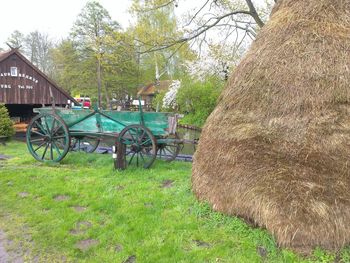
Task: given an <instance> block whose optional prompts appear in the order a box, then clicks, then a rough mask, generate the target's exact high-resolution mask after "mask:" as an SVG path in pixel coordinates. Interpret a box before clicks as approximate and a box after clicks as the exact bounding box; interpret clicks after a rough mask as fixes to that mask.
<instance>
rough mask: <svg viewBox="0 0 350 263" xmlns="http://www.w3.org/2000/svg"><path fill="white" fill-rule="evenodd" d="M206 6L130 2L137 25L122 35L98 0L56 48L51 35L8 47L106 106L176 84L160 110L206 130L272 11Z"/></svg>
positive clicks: (234, 4)
mask: <svg viewBox="0 0 350 263" xmlns="http://www.w3.org/2000/svg"><path fill="white" fill-rule="evenodd" d="M202 2H203V4H202V5H201V6H199V7H198V8H197V9H196V10H191V11H189V12H188V14H187V16H185V17H179V16H177V15H176V10H177V9H176V8H177V7H178V6H179V5H181V3H182V1H181V0H179V1H169V0H149V1H143V0H132V5H131V8H130V10H129V12H130V14H131V15H132V16H133V17H134V18H135V21H136V22H135V23H134V24H133V25H131V26H130V27H129V28H127V29H123V28H122V27H121V26H120V24H119V23H118V21H114V20H113V19H112V18H111V17H110V15H109V13H108V11H107V10H106V9H105V8H104V7H103V6H102V5H101V4H100V3H99V2H97V1H89V2H88V3H87V4H86V5H85V6H84V7H83V9H82V10H81V13H80V14H79V15H78V16H77V18H76V21H75V22H74V24H73V25H72V28H71V31H70V34H69V36H68V37H67V38H66V39H63V40H61V41H59V42H58V43H54V42H53V41H52V40H51V38H50V36H49V35H47V34H46V33H41V32H38V31H34V32H31V33H29V34H27V35H24V34H23V33H21V32H19V31H14V32H13V33H12V34H11V36H9V38H8V41H7V43H8V44H9V45H10V46H12V47H16V48H20V50H21V51H22V52H23V53H24V54H25V55H26V57H27V58H28V59H29V60H30V61H31V62H32V63H33V64H34V65H36V66H37V67H38V68H39V69H41V70H42V71H43V72H45V73H46V74H48V75H49V76H50V77H51V78H52V79H53V80H55V81H56V82H57V83H58V84H59V85H60V86H61V87H63V88H64V89H66V90H67V91H69V92H70V93H71V94H72V95H73V96H74V95H77V94H80V95H88V96H90V97H91V98H93V101H95V102H97V101H100V102H101V103H102V105H103V106H104V107H110V105H111V101H112V100H118V101H120V100H123V99H125V97H126V96H129V97H130V96H133V97H135V95H136V93H137V90H138V88H140V87H142V86H144V85H147V84H149V83H152V82H155V81H158V80H177V79H178V80H180V81H181V87H180V89H179V92H177V95H176V102H175V104H174V107H171V108H169V107H162V105H163V104H162V101H163V97H164V95H165V92H164V91H163V92H160V94H159V95H158V96H157V98H156V100H155V103H156V104H157V105H158V106H159V105H160V107H157V108H158V109H160V110H167V111H169V110H176V111H178V112H182V113H185V114H186V118H185V119H184V120H183V121H185V122H189V123H193V124H196V125H202V124H203V123H204V121H205V119H206V117H207V116H208V114H210V112H211V110H212V109H213V108H214V107H215V104H216V100H217V97H218V95H219V94H220V92H221V89H222V88H223V86H224V84H225V81H226V80H227V78H228V75H229V72H230V71H232V70H233V69H234V67H235V65H236V64H237V63H238V62H239V59H240V57H241V56H242V54H243V53H244V51H245V50H246V48H247V47H248V45H249V43H250V42H251V40H252V39H253V38H254V36H255V33H256V32H257V31H258V30H259V28H260V27H261V26H263V23H264V21H265V20H266V19H267V13H268V12H269V10H270V9H271V6H272V3H271V1H265V2H264V5H254V4H253V3H252V2H251V1H243V0H225V1H224V0H219V1H218V0H215V1H214V0H212V1H210V0H206V1H205V0H203V1H202ZM208 10H210V12H209V11H208ZM208 14H209V15H208ZM214 35H216V37H213V36H214ZM98 90H100V91H101V92H100V94H102V95H101V97H100V98H98V94H99V93H98ZM163 106H164V105H163ZM155 108H156V105H155Z"/></svg>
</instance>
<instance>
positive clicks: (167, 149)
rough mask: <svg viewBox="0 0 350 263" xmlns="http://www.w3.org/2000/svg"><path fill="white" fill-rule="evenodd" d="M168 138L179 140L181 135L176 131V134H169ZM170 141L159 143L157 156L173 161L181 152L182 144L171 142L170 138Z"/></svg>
mask: <svg viewBox="0 0 350 263" xmlns="http://www.w3.org/2000/svg"><path fill="white" fill-rule="evenodd" d="M167 139H175V140H178V139H179V136H178V135H177V133H175V134H174V135H170V136H168V137H167ZM169 141H170V142H168V143H162V144H159V145H158V147H157V157H158V158H159V159H164V160H166V161H167V162H171V161H173V160H175V159H176V156H177V155H178V154H179V152H180V150H181V144H179V143H175V142H171V140H169Z"/></svg>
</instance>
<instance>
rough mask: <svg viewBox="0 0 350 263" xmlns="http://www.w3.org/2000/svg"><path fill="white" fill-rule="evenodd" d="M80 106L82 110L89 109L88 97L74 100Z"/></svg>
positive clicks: (89, 101)
mask: <svg viewBox="0 0 350 263" xmlns="http://www.w3.org/2000/svg"><path fill="white" fill-rule="evenodd" d="M74 99H75V100H76V101H77V102H79V103H80V105H82V106H83V108H84V109H89V108H90V107H91V100H90V98H89V97H79V98H74Z"/></svg>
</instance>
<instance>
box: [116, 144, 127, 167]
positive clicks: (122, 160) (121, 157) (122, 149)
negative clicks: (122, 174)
mask: <svg viewBox="0 0 350 263" xmlns="http://www.w3.org/2000/svg"><path fill="white" fill-rule="evenodd" d="M113 158H114V169H116V170H125V169H126V146H125V144H123V143H121V142H120V141H119V140H118V141H117V143H116V146H114V147H113Z"/></svg>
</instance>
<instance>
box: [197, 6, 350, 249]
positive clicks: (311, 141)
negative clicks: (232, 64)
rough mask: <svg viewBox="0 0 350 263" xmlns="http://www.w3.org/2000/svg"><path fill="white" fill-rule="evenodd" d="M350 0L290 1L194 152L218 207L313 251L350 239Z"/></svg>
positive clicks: (204, 186)
mask: <svg viewBox="0 0 350 263" xmlns="http://www.w3.org/2000/svg"><path fill="white" fill-rule="evenodd" d="M349 51H350V0H308V1H305V0H281V1H279V2H278V4H276V6H275V8H274V10H273V12H272V15H271V19H270V21H269V22H268V23H267V24H266V25H265V26H264V27H263V29H262V30H261V32H260V33H259V35H258V37H257V39H256V41H255V42H254V43H253V45H252V47H251V49H250V51H249V52H248V53H247V54H246V56H245V57H244V59H243V60H242V61H241V63H240V65H239V66H238V67H237V69H236V70H235V72H234V73H233V74H232V76H231V78H230V80H229V82H228V84H227V86H226V88H225V90H224V91H223V93H222V94H221V97H220V100H219V103H218V105H217V107H216V109H215V110H214V111H213V113H212V114H211V115H210V117H209V118H208V120H207V122H206V124H205V127H204V129H203V131H202V135H201V138H200V141H199V145H198V149H197V152H196V154H195V156H194V163H193V175H192V185H193V191H194V193H195V194H196V196H197V197H198V199H200V200H202V201H207V202H209V203H210V204H211V205H212V207H213V208H214V209H215V210H218V211H221V212H224V213H227V214H230V215H238V216H241V217H243V218H246V219H249V220H250V221H253V222H254V223H255V224H257V225H259V226H261V227H265V228H267V229H268V230H269V231H270V232H271V233H272V234H273V235H274V236H275V238H276V240H277V242H278V244H279V245H281V246H283V247H287V248H291V249H294V250H296V251H299V252H302V253H308V252H310V251H311V250H312V249H313V248H315V247H316V246H320V247H323V248H326V249H331V250H336V249H339V248H341V247H343V246H344V245H347V244H349V243H350V168H349V165H350V163H349V162H350V104H349V103H350V72H349V71H350V70H349V67H350V53H349Z"/></svg>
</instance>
